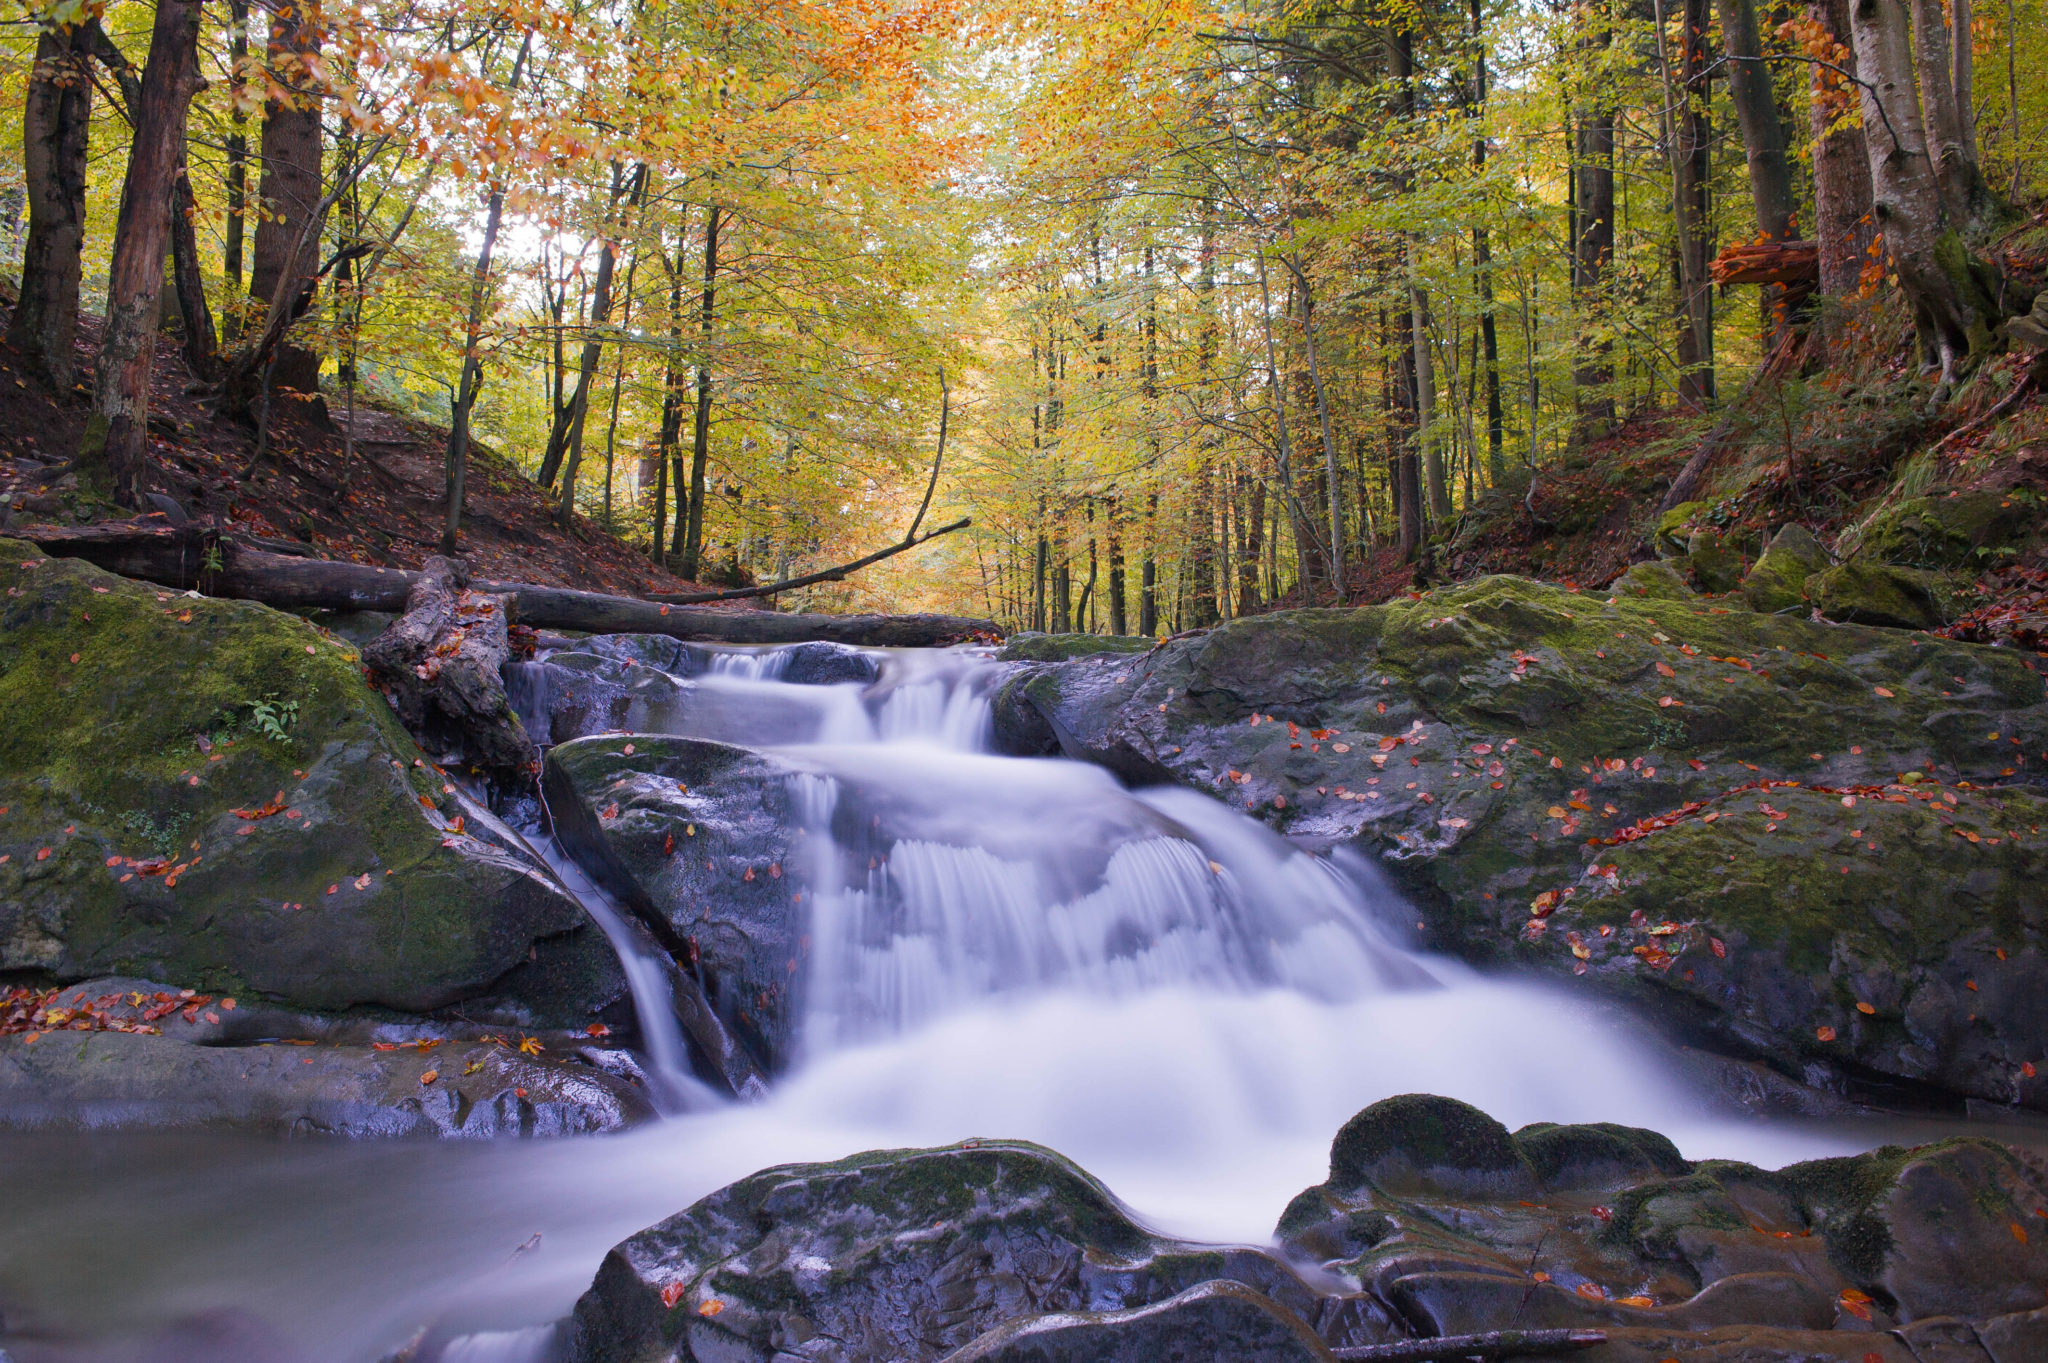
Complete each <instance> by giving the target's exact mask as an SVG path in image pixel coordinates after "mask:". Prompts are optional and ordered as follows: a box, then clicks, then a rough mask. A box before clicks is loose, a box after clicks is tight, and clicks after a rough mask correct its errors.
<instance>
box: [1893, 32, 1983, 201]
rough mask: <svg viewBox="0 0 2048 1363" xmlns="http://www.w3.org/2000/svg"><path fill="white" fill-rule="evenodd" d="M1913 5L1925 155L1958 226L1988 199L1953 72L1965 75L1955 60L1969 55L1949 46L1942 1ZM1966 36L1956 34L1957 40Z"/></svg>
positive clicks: (1964, 46)
mask: <svg viewBox="0 0 2048 1363" xmlns="http://www.w3.org/2000/svg"><path fill="white" fill-rule="evenodd" d="M1911 4H1912V12H1913V60H1914V62H1915V64H1916V65H1917V66H1918V68H1919V69H1918V73H1917V74H1918V75H1919V78H1920V108H1921V113H1922V116H1923V117H1924V118H1925V120H1926V123H1925V131H1926V136H1927V137H1928V138H1929V139H1930V140H1931V145H1930V146H1929V147H1928V152H1929V153H1930V154H1931V155H1932V156H1933V157H1934V166H1935V178H1936V180H1937V181H1938V182H1939V184H1940V186H1941V198H1942V203H1943V205H1944V206H1945V207H1946V208H1947V209H1948V214H1949V224H1950V226H1953V227H1961V226H1963V225H1964V224H1967V223H1969V222H1971V221H1972V220H1973V219H1975V218H1976V217H1978V216H1979V215H1980V214H1981V213H1982V212H1983V211H1984V209H1985V207H1986V203H1987V200H1988V199H1989V197H1990V190H1989V188H1988V186H1986V185H1985V183H1984V174H1983V172H1982V171H1980V170H1979V169H1978V168H1977V139H1976V138H1975V137H1974V136H1973V135H1972V134H1971V133H1970V132H1969V127H1970V126H1971V125H1972V124H1974V122H1975V119H1974V118H1972V117H1970V116H1969V115H1967V114H1966V113H1965V111H1964V109H1963V105H1962V100H1961V98H1960V96H1961V94H1962V91H1961V90H1959V89H1958V88H1957V86H1956V79H1955V78H1956V75H1957V73H1958V72H1965V73H1966V69H1965V68H1964V67H1962V66H1960V65H1959V64H1958V62H1957V57H1958V56H1959V55H1960V53H1961V52H1962V51H1966V50H1967V48H1968V43H1967V42H1961V43H1958V44H1955V45H1953V46H1952V45H1951V43H1950V41H1949V31H1948V16H1947V15H1946V14H1945V13H1944V12H1943V10H1942V4H1941V0H1911ZM1960 13H1961V11H1958V14H1959V15H1960ZM1964 36H1967V35H1965V34H1963V33H1962V32H1961V31H1960V30H1959V31H1958V37H1964Z"/></svg>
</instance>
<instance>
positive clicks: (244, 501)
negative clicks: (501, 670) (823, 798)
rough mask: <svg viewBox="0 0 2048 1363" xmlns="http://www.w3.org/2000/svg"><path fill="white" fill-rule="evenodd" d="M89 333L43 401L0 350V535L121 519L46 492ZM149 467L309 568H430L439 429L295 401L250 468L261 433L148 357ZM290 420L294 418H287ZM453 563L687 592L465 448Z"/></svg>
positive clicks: (551, 581)
mask: <svg viewBox="0 0 2048 1363" xmlns="http://www.w3.org/2000/svg"><path fill="white" fill-rule="evenodd" d="M98 330H99V324H98V319H97V318H90V317H88V318H85V319H82V325H81V327H80V331H81V335H80V337H79V346H78V351H79V360H78V369H79V373H80V375H81V383H80V386H79V387H78V388H76V389H74V390H73V391H71V392H69V393H56V392H52V391H51V390H50V389H49V387H48V386H47V385H46V384H44V383H43V382H41V381H40V380H39V379H38V378H37V377H36V376H35V375H34V374H32V373H30V372H29V371H28V370H27V369H26V367H25V366H24V365H23V364H22V363H21V361H20V357H19V356H18V355H17V354H16V352H15V351H14V349H13V347H11V346H8V345H6V344H4V343H0V526H4V525H6V524H9V523H12V524H14V525H26V524H30V523H34V522H39V521H42V522H52V523H56V524H76V523H82V522H89V521H92V520H96V519H100V518H103V517H105V516H109V515H118V514H123V513H119V512H116V511H114V510H113V509H112V508H110V507H106V506H103V505H95V504H94V503H93V502H92V501H91V500H90V499H89V498H86V497H84V496H82V495H81V494H79V493H78V492H77V490H76V489H75V487H73V486H67V485H66V484H64V483H63V482H52V481H50V480H49V474H50V473H51V472H53V471H54V470H53V466H54V465H57V464H60V463H61V462H63V461H64V460H67V459H68V458H69V457H70V455H71V453H72V451H73V450H75V449H76V448H77V444H78V438H79V434H80V432H81V431H82V429H83V427H84V425H85V418H86V412H87V408H86V400H87V391H86V387H85V382H84V379H85V376H88V375H89V374H90V373H91V368H90V363H91V360H90V356H91V352H92V350H93V348H94V347H95V345H96V344H97V339H98ZM151 379H152V391H151V394H150V436H149V444H150V460H151V464H152V468H153V471H154V474H155V487H156V490H158V491H160V492H162V493H163V494H164V495H166V496H169V497H170V498H171V499H172V500H174V501H175V502H177V503H178V504H179V506H180V507H181V508H182V509H183V510H184V512H185V513H186V514H188V515H189V516H190V517H191V518H192V519H194V520H205V521H215V522H218V523H219V524H221V525H222V526H223V527H227V526H232V527H233V528H234V529H235V530H237V531H238V532H240V533H241V534H242V535H244V536H246V537H248V538H251V539H255V540H262V541H268V543H267V544H266V545H265V547H267V548H272V549H286V550H287V551H289V552H299V553H304V554H307V555H310V556H314V557H319V558H331V559H345V560H349V561H352V562H356V563H371V564H376V565H379V566H388V567H402V568H417V567H418V566H419V565H420V562H421V561H422V560H423V559H425V558H426V557H427V556H428V555H429V554H433V553H435V552H437V550H438V546H439V542H440V536H441V517H442V506H443V485H442V478H443V472H442V467H443V458H442V457H443V450H444V449H445V447H446V444H447V436H448V433H447V430H446V428H445V427H439V426H434V425H430V424H427V423H424V422H420V421H417V420H414V419H411V418H409V417H403V416H399V415H395V414H393V413H390V412H387V411H381V410H376V409H374V408H371V407H369V406H366V405H363V404H362V403H361V401H360V399H359V400H358V405H357V408H356V412H355V420H354V423H353V435H354V439H353V441H351V440H350V439H349V434H350V432H349V431H348V430H346V429H344V423H345V421H346V415H345V413H344V412H343V410H342V405H341V403H340V401H339V400H338V399H335V398H333V397H330V398H329V399H328V401H329V404H330V412H331V420H327V421H322V420H320V419H318V417H317V415H316V414H315V413H313V412H310V411H308V410H306V409H305V407H304V405H303V403H302V402H299V401H280V402H278V403H276V404H275V406H274V409H273V413H272V419H271V431H272V439H271V443H270V448H269V449H268V450H267V451H266V452H265V455H264V457H263V459H262V460H260V461H257V460H256V459H255V458H254V456H255V452H256V432H255V430H254V428H253V427H252V426H251V425H250V424H248V423H246V422H242V421H238V420H233V419H229V418H216V417H215V416H214V415H213V413H212V411H211V409H210V408H209V407H208V406H207V404H206V401H205V399H204V398H203V397H200V396H195V395H193V394H190V393H188V392H187V391H186V390H187V388H188V387H190V386H191V382H190V378H189V376H188V374H187V372H186V369H185V366H184V364H183V363H182V361H181V359H180V358H179V355H178V353H177V349H176V347H175V345H174V344H173V343H172V341H171V340H170V338H168V337H166V338H164V340H163V341H162V342H161V343H160V344H159V345H158V347H157V352H156V364H155V368H154V370H153V372H152V375H151ZM295 406H296V407H298V408H299V410H296V411H294V410H290V409H291V408H293V407H295ZM465 504H466V514H465V516H464V521H463V527H462V541H461V557H462V558H463V559H464V561H465V562H467V563H468V564H469V566H470V568H471V570H472V571H473V572H474V573H475V574H476V575H477V576H479V577H486V578H496V579H499V580H502V581H515V582H532V583H537V584H541V585H545V586H557V587H576V588H582V589H585V590H589V591H605V592H614V593H620V594H626V595H636V596H637V595H644V594H647V593H650V592H689V591H694V590H698V589H699V588H698V584H696V583H693V582H690V581H687V580H685V579H683V578H680V577H677V576H675V575H674V574H672V573H669V572H667V571H665V570H664V569H662V568H661V567H659V566H657V565H656V564H654V563H652V562H650V561H649V560H648V558H647V557H646V555H645V553H644V552H643V551H640V550H636V549H634V548H633V547H631V546H629V545H627V544H626V543H625V542H624V541H623V540H621V539H619V538H618V537H617V536H615V535H612V534H610V533H607V532H606V530H605V528H604V526H603V525H602V524H601V523H599V522H596V521H593V520H591V519H590V518H588V517H586V516H582V515H578V516H577V517H576V518H575V520H574V522H573V526H572V528H570V529H568V530H564V529H563V528H562V527H561V526H560V525H559V524H557V523H556V521H555V519H554V515H553V513H554V499H553V498H552V497H551V496H550V495H549V494H548V493H547V492H546V491H545V490H543V489H541V488H539V487H537V486H535V485H534V483H533V482H532V480H530V479H529V478H528V477H526V475H525V474H523V473H521V472H520V471H519V470H517V469H516V468H515V467H513V465H512V463H511V461H510V460H508V459H506V458H505V457H504V456H503V455H502V454H500V453H498V452H497V451H495V450H493V449H491V448H490V447H489V446H487V445H481V444H475V443H472V444H471V446H470V456H469V473H468V487H467V495H466V497H465Z"/></svg>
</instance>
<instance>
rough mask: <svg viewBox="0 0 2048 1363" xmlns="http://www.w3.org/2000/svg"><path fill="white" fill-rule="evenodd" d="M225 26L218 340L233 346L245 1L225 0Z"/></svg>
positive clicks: (245, 160) (244, 192) (243, 217)
mask: <svg viewBox="0 0 2048 1363" xmlns="http://www.w3.org/2000/svg"><path fill="white" fill-rule="evenodd" d="M228 25H229V27H228V135H227V157H228V170H227V188H228V225H227V239H226V241H225V242H224V243H223V244H222V249H221V269H222V271H223V272H225V273H226V275H227V277H228V304H227V308H226V311H225V312H224V313H223V314H222V317H221V339H222V340H224V341H226V342H227V343H228V344H229V345H233V344H234V343H235V342H236V341H237V340H239V339H240V337H241V334H242V307H241V301H242V247H243V244H244V241H245V238H246V236H247V232H248V218H249V134H248V132H247V128H248V125H249V116H248V115H247V114H245V113H243V112H242V92H243V90H244V88H246V86H247V85H248V78H247V77H246V76H245V75H244V74H243V70H242V63H243V62H244V61H246V60H247V59H248V56H249V0H228Z"/></svg>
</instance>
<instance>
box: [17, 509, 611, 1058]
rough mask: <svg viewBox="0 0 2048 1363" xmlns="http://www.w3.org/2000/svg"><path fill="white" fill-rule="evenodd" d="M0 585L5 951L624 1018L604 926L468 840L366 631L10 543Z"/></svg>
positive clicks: (513, 1014)
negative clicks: (339, 635)
mask: <svg viewBox="0 0 2048 1363" xmlns="http://www.w3.org/2000/svg"><path fill="white" fill-rule="evenodd" d="M0 591H4V595H0V970H5V971H12V972H21V973H23V974H25V975H28V976H31V977H34V978H39V979H43V980H47V981H53V982H64V981H70V980H78V979H84V978H88V977H91V976H96V975H106V974H115V973H124V974H134V975H143V976H148V977H152V978H158V979H165V980H171V981H175V982H177V983H179V984H180V985H183V986H187V987H193V988H199V989H208V990H213V991H216V992H220V991H225V992H231V993H235V994H239V995H241V996H242V997H244V998H252V999H253V998H258V997H269V998H273V999H277V1000H282V1001H286V1002H289V1003H291V1004H293V1005H296V1006H300V1007H308V1008H314V1009H321V1010H328V1011H339V1010H345V1009H353V1008H381V1009H390V1010H397V1011H400V1012H409V1013H420V1012H427V1011H432V1010H441V1009H452V1008H456V1007H458V1006H459V1007H460V1008H461V1010H462V1012H463V1013H464V1014H465V1015H467V1016H470V1017H473V1018H476V1019H479V1020H484V1021H495V1022H498V1023H501V1024H502V1025H517V1026H528V1027H538V1026H561V1027H581V1026H584V1025H586V1024H589V1023H592V1022H593V1021H595V1020H596V1019H598V1018H599V1017H600V1016H602V1017H604V1018H606V1020H607V1021H608V1022H610V1023H613V1024H624V1023H625V1022H626V1021H628V1020H629V1019H630V1016H631V1014H630V1008H629V1005H628V1004H627V1003H626V1001H625V996H626V990H625V983H624V977H623V974H622V972H621V970H620V968H619V965H618V961H617V959H616V957H615V956H614V955H613V953H612V951H611V948H610V946H609V944H608V943H607V942H606V940H605V938H604V936H603V934H602V933H601V932H600V931H599V929H598V928H597V926H596V925H595V924H594V923H592V922H591V921H589V919H588V918H587V917H586V915H585V914H584V912H583V910H582V908H581V907H580V906H579V905H578V904H577V903H576V902H575V901H574V900H573V899H571V898H570V897H569V896H568V895H567V894H565V893H564V892H563V891H562V890H561V888H560V887H559V886H558V885H557V883H556V882H555V881H554V879H553V878H552V877H551V876H550V875H549V874H548V873H547V872H546V870H545V868H544V867H542V866H541V865H540V864H539V863H538V862H536V861H534V860H532V859H531V858H529V857H527V856H526V855H524V854H523V852H521V851H519V850H518V849H517V848H516V846H515V845H513V844H511V843H508V842H503V841H500V842H493V841H488V840H486V838H484V837H482V836H478V834H479V833H481V832H482V831H483V830H480V829H478V828H475V827H473V826H471V825H472V824H473V822H474V821H473V820H468V819H465V817H464V815H463V813H462V808H463V807H462V805H461V804H460V802H459V799H458V792H457V791H456V788H455V786H454V785H453V783H452V782H451V781H450V780H449V779H448V778H447V777H445V776H444V775H443V774H442V773H440V772H439V771H437V770H436V769H435V768H434V767H433V765H432V764H431V763H430V762H429V761H428V760H427V759H426V758H425V757H424V755H423V754H422V753H421V752H420V749H419V747H418V746H417V745H416V744H415V743H414V742H413V741H412V739H411V738H409V737H408V736H407V735H406V733H405V732H404V731H403V730H402V729H401V728H400V727H399V725H398V723H397V721H396V720H395V718H394V717H393V715H392V711H391V706H390V705H389V704H388V703H387V702H386V700H385V699H384V698H383V697H382V696H380V695H379V694H378V693H377V692H376V691H374V690H372V689H371V688H370V687H369V686H368V685H367V684H366V683H365V681H364V678H363V675H362V663H361V660H360V658H359V656H358V654H357V652H356V650H355V649H354V648H353V647H352V646H350V645H348V644H346V643H343V642H341V641H339V640H336V639H334V638H332V637H330V636H327V635H324V634H322V633H321V632H320V631H318V630H316V629H315V628H313V627H312V626H311V625H309V624H308V623H307V622H305V621H304V620H301V619H299V618H298V617H296V616H292V615H287V614H284V613H281V612H278V611H273V610H270V609H267V608H265V607H263V606H258V605H254V604H251V603H246V602H238V601H222V600H215V599H211V598H206V597H201V596H198V595H196V594H184V595H180V594H177V593H173V592H171V591H168V590H163V589H159V588H155V587H151V586H149V585H147V584H144V583H140V582H134V581H130V580H128V579H125V578H121V577H116V576H114V575H112V574H109V573H105V572H102V571H100V570H99V569H97V568H94V567H92V566H90V565H88V564H86V563H84V562H82V561H79V560H76V559H50V558H45V557H43V556H42V555H41V554H40V553H39V552H37V551H36V550H35V549H33V548H32V547H30V546H28V545H25V544H21V543H19V542H14V541H0Z"/></svg>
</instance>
